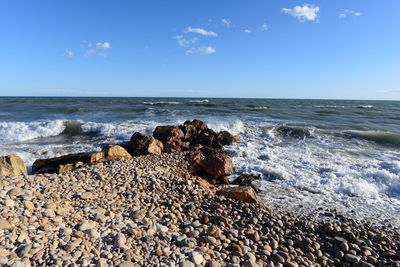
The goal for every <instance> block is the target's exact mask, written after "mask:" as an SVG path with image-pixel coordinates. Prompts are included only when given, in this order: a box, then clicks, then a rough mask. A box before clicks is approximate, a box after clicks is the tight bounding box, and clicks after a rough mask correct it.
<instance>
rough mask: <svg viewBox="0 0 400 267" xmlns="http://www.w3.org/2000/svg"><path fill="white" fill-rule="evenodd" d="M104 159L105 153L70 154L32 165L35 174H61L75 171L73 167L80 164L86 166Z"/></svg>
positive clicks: (40, 160) (39, 160)
mask: <svg viewBox="0 0 400 267" xmlns="http://www.w3.org/2000/svg"><path fill="white" fill-rule="evenodd" d="M103 159H104V153H103V152H92V153H78V154H68V155H64V156H61V157H56V158H49V159H37V160H35V162H34V163H33V165H32V171H33V172H34V173H61V172H65V171H71V170H73V169H74V168H73V166H75V168H77V167H79V166H80V165H79V164H77V163H78V162H82V163H83V164H86V163H91V162H95V161H100V160H103Z"/></svg>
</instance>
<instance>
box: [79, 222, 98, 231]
mask: <svg viewBox="0 0 400 267" xmlns="http://www.w3.org/2000/svg"><path fill="white" fill-rule="evenodd" d="M93 228H96V223H95V222H93V221H84V222H83V223H81V224H80V225H78V230H79V231H86V230H89V229H93Z"/></svg>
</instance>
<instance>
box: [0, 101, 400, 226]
mask: <svg viewBox="0 0 400 267" xmlns="http://www.w3.org/2000/svg"><path fill="white" fill-rule="evenodd" d="M194 118H197V119H201V120H204V121H205V122H207V123H208V125H209V126H210V127H211V128H213V129H215V130H218V131H219V130H228V131H231V132H232V133H234V134H238V135H241V137H242V142H240V143H238V144H235V145H233V146H231V147H228V150H229V151H230V152H231V153H232V154H233V157H234V158H233V159H234V167H235V170H236V172H237V173H242V172H253V173H259V174H262V177H263V182H262V187H263V188H264V189H265V190H266V192H268V193H267V194H266V196H264V197H265V200H266V201H268V202H269V203H275V204H284V205H287V206H288V207H289V206H290V207H295V206H296V205H300V204H301V205H303V206H304V207H306V208H307V207H308V208H314V207H318V206H325V207H334V208H336V209H338V210H342V211H343V212H345V213H353V214H354V215H355V216H359V217H360V218H367V219H371V217H373V219H374V220H375V221H378V222H383V221H384V220H385V219H386V220H389V221H390V222H392V223H396V222H397V217H399V216H398V213H399V211H400V102H395V101H336V100H276V99H188V98H33V97H27V98H24V97H16V98H14V97H5V98H0V155H7V154H17V155H19V156H21V157H22V158H23V159H24V160H25V162H26V164H28V165H30V164H32V163H33V161H34V160H35V159H37V158H46V157H54V156H59V155H63V154H67V153H72V152H81V151H90V150H100V149H101V147H102V145H104V144H106V143H113V142H119V141H123V140H128V139H129V138H130V136H131V134H132V133H133V132H134V131H140V132H144V133H146V134H151V133H152V130H153V129H154V127H155V126H157V125H160V124H181V123H183V122H184V121H185V120H187V119H194Z"/></svg>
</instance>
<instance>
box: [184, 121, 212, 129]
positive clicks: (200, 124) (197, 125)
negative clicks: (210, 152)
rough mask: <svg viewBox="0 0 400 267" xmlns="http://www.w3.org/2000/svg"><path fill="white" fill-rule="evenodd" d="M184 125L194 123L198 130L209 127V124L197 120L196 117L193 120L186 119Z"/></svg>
mask: <svg viewBox="0 0 400 267" xmlns="http://www.w3.org/2000/svg"><path fill="white" fill-rule="evenodd" d="M183 125H192V126H194V127H196V129H198V130H206V129H208V126H207V124H205V123H204V122H203V121H201V120H196V119H194V120H193V121H185V122H184V123H183Z"/></svg>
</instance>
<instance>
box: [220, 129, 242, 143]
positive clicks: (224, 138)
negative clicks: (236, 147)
mask: <svg viewBox="0 0 400 267" xmlns="http://www.w3.org/2000/svg"><path fill="white" fill-rule="evenodd" d="M235 140H237V139H235V137H234V136H233V135H232V134H231V133H230V132H228V131H222V132H219V133H218V135H217V141H218V142H219V143H220V144H221V145H223V146H230V145H232V144H233V142H235Z"/></svg>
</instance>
